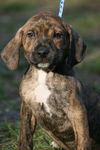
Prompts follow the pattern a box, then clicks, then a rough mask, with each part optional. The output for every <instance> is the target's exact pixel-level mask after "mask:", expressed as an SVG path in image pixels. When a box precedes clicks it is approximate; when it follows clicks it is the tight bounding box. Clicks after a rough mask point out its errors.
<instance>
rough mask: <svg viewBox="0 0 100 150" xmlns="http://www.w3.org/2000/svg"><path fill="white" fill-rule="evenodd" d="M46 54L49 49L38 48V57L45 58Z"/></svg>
mask: <svg viewBox="0 0 100 150" xmlns="http://www.w3.org/2000/svg"><path fill="white" fill-rule="evenodd" d="M48 53H49V48H47V47H40V48H38V51H37V54H38V55H39V56H40V57H46V56H47V55H48Z"/></svg>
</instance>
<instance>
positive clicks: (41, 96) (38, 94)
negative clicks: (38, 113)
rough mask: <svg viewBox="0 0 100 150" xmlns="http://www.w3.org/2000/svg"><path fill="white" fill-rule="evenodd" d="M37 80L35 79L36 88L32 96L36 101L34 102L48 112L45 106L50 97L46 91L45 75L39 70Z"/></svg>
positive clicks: (47, 107)
mask: <svg viewBox="0 0 100 150" xmlns="http://www.w3.org/2000/svg"><path fill="white" fill-rule="evenodd" d="M37 74H38V78H37V83H38V85H37V87H36V88H35V90H34V96H35V99H36V102H37V103H39V104H40V105H44V106H45V108H46V110H47V111H48V112H49V111H50V110H49V106H48V104H47V100H48V98H49V96H50V95H51V91H50V90H49V89H48V86H47V85H46V76H47V73H46V72H44V71H42V70H39V71H38V73H37Z"/></svg>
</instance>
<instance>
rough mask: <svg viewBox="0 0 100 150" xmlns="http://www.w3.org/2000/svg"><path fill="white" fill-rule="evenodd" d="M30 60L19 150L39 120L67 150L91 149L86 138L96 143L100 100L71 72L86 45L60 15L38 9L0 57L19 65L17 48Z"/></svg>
mask: <svg viewBox="0 0 100 150" xmlns="http://www.w3.org/2000/svg"><path fill="white" fill-rule="evenodd" d="M21 46H23V48H24V54H25V58H26V59H27V62H28V63H29V64H30V67H29V70H28V71H27V73H26V74H25V75H24V77H23V79H22V82H21V85H20V95H21V99H22V104H21V112H20V114H21V130H20V144H19V150H32V149H33V141H32V135H33V133H34V131H35V127H36V124H37V123H39V124H40V125H41V126H42V127H43V128H44V130H45V131H46V132H47V133H48V135H49V136H50V137H52V139H53V140H54V141H55V142H56V143H57V145H58V146H59V147H61V148H63V149H65V150H67V149H70V150H71V149H76V150H90V149H91V146H90V145H91V144H90V137H91V138H93V139H94V140H96V141H98V142H100V121H99V120H100V119H99V117H100V100H99V99H98V98H97V96H96V94H94V91H93V93H92V92H90V93H89V92H88V93H87V90H86V88H84V87H83V86H82V85H81V84H80V82H79V81H78V80H77V79H76V77H75V75H73V73H72V72H73V71H72V68H73V66H74V65H76V64H77V63H79V62H81V61H82V59H83V58H84V54H85V50H86V45H85V43H84V41H83V40H82V38H81V37H80V35H79V34H78V33H77V32H76V31H74V29H73V28H72V26H70V25H68V24H65V23H64V22H63V21H62V20H61V19H60V18H59V17H57V16H55V15H53V14H49V13H40V14H38V15H35V16H33V17H32V18H31V19H30V20H28V22H26V24H25V25H24V26H23V27H21V28H20V29H19V30H18V32H17V34H16V35H15V37H14V38H13V39H12V40H11V41H10V42H9V43H8V45H7V46H6V47H5V49H4V51H3V52H2V53H1V57H2V59H3V60H4V62H5V63H6V64H7V66H8V68H9V69H11V70H14V69H16V68H17V66H18V62H19V53H20V52H19V51H20V47H21Z"/></svg>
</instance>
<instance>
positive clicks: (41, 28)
mask: <svg viewBox="0 0 100 150" xmlns="http://www.w3.org/2000/svg"><path fill="white" fill-rule="evenodd" d="M22 43H23V47H24V52H25V57H26V59H27V61H28V62H29V63H30V64H33V65H35V66H36V67H38V68H42V69H45V70H48V69H50V70H51V69H54V68H55V67H56V65H58V64H59V63H60V62H62V61H63V58H64V56H65V55H66V53H67V48H68V47H69V35H68V34H67V32H66V30H65V28H64V26H63V24H62V23H59V22H58V20H57V19H56V18H53V17H51V16H49V17H47V16H46V17H44V16H43V17H42V16H40V17H38V18H36V17H33V19H31V21H30V23H27V24H26V25H25V26H24V32H23V39H22Z"/></svg>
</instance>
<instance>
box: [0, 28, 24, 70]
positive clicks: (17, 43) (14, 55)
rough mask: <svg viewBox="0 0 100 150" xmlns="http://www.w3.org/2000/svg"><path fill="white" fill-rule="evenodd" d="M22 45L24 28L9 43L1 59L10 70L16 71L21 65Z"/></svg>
mask: <svg viewBox="0 0 100 150" xmlns="http://www.w3.org/2000/svg"><path fill="white" fill-rule="evenodd" d="M21 45H22V28H20V29H19V30H18V31H17V33H16V35H15V36H14V37H13V38H12V39H11V40H10V41H9V43H8V44H7V45H6V47H5V48H4V49H3V51H2V52H1V54H0V55H1V58H2V60H3V61H4V62H5V64H6V65H7V67H8V68H9V69H10V70H15V69H16V68H17V66H18V63H19V55H20V47H21Z"/></svg>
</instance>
